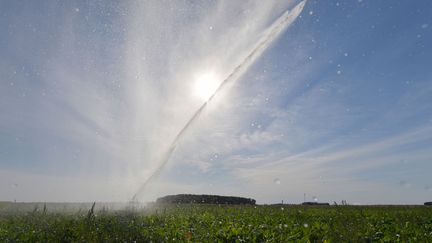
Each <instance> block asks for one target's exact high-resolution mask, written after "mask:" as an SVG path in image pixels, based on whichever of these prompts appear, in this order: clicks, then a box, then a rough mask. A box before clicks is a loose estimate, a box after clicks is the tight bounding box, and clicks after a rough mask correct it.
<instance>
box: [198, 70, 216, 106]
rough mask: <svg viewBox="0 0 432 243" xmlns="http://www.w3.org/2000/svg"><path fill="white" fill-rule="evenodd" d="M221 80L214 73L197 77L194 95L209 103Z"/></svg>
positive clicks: (201, 74) (206, 73)
mask: <svg viewBox="0 0 432 243" xmlns="http://www.w3.org/2000/svg"><path fill="white" fill-rule="evenodd" d="M219 84H220V79H219V78H218V76H217V75H216V74H215V73H214V72H203V73H199V74H197V75H196V76H195V84H194V95H195V96H196V97H198V98H199V99H202V100H204V101H207V100H208V99H209V98H210V97H211V96H212V95H213V94H214V93H215V92H216V90H217V88H218V87H219Z"/></svg>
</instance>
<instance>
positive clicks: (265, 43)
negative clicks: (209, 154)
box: [131, 0, 306, 202]
mask: <svg viewBox="0 0 432 243" xmlns="http://www.w3.org/2000/svg"><path fill="white" fill-rule="evenodd" d="M305 3H306V0H304V1H302V2H300V3H299V4H297V5H296V6H295V7H294V8H293V9H292V10H291V11H289V10H287V11H285V13H284V14H282V16H280V17H279V18H278V19H277V20H276V21H275V22H274V23H273V24H272V26H271V27H270V28H269V31H268V33H267V34H266V35H265V36H264V37H263V38H261V39H260V40H259V41H258V44H257V45H256V46H255V47H254V48H253V49H252V51H251V52H250V53H249V55H248V56H247V57H245V58H244V59H243V61H242V62H241V63H240V64H239V65H237V66H236V67H235V68H234V69H233V71H232V72H231V73H230V74H229V75H228V76H227V77H226V78H225V79H224V80H223V81H222V82H221V84H220V85H219V87H218V88H217V89H216V91H215V92H214V93H213V94H212V95H211V96H210V98H208V100H207V101H206V102H204V104H203V105H202V106H201V107H200V108H199V109H198V110H197V111H196V112H195V114H194V115H193V116H192V117H191V118H190V119H189V121H188V122H187V123H186V125H185V126H184V127H183V128H182V129H181V130H180V132H179V133H178V134H177V136H176V137H175V138H174V140H173V141H172V143H171V145H170V146H169V148H168V150H167V151H166V152H165V153H164V154H163V156H162V158H161V160H160V161H159V163H158V165H157V168H156V170H155V171H154V172H153V173H152V174H151V175H150V176H149V177H148V178H147V179H146V180H145V181H144V183H143V184H142V185H141V187H140V188H139V189H138V191H137V192H136V193H135V194H134V195H133V197H132V199H131V201H132V202H136V201H137V199H138V197H139V196H140V195H141V194H142V192H143V191H144V189H145V188H146V187H147V185H148V184H149V183H150V182H151V181H152V180H154V178H156V177H157V176H158V175H159V173H160V172H161V171H162V169H163V168H164V167H165V165H166V164H167V163H168V161H169V159H170V158H171V155H172V154H173V152H174V151H175V149H176V147H177V144H178V142H179V141H180V139H181V138H182V137H183V136H184V134H185V133H186V131H187V130H188V129H189V127H190V126H191V125H192V124H193V123H194V122H195V120H196V119H197V118H198V117H199V116H200V115H201V113H202V111H203V110H204V109H205V108H206V107H207V104H208V103H210V102H211V101H212V100H213V98H214V97H215V96H216V94H217V93H219V92H220V91H221V90H222V89H224V88H225V87H226V85H227V84H229V83H232V82H234V81H236V80H238V79H239V77H240V76H241V75H242V74H243V73H244V72H245V71H246V70H247V69H248V68H249V67H250V66H251V65H252V64H253V63H254V62H255V60H256V59H258V57H260V56H261V55H262V53H263V52H264V51H265V50H266V49H267V48H268V47H269V46H270V44H271V43H272V42H273V41H274V40H275V39H276V38H277V37H278V36H279V35H280V34H281V33H282V32H283V31H284V30H285V29H286V28H287V27H288V26H290V25H291V24H292V23H293V22H294V20H295V19H296V18H297V17H298V16H299V15H300V13H301V12H302V10H303V8H304V6H305Z"/></svg>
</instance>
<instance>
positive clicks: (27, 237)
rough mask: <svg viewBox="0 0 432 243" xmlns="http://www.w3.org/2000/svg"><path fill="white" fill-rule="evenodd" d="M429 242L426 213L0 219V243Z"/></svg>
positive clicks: (216, 209)
mask: <svg viewBox="0 0 432 243" xmlns="http://www.w3.org/2000/svg"><path fill="white" fill-rule="evenodd" d="M18 241H19V242H37V241H38V242H59V241H62V242H77V241H78V242H119V241H121V242H125V241H126V242H134V241H136V242H151V241H152V242H172V241H186V242H187V241H191V242H266V241H267V242H291V241H301V242H308V241H309V242H432V207H422V206H418V207H413V206H411V207H408V206H407V207H403V206H388V207H384V206H383V207H363V206H285V205H282V206H220V205H182V206H180V205H174V206H166V207H157V208H152V209H147V210H139V211H134V210H129V211H112V212H110V211H92V210H89V211H81V212H75V213H65V212H62V213H59V212H50V211H49V210H35V211H33V212H12V211H10V212H8V211H1V213H0V242H18Z"/></svg>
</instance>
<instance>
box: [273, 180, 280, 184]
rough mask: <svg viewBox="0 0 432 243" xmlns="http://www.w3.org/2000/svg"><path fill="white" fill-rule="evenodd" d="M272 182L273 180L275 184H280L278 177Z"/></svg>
mask: <svg viewBox="0 0 432 243" xmlns="http://www.w3.org/2000/svg"><path fill="white" fill-rule="evenodd" d="M273 182H274V183H275V184H276V185H280V184H281V181H280V180H279V178H276V179H274V180H273Z"/></svg>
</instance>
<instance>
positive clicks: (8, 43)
mask: <svg viewBox="0 0 432 243" xmlns="http://www.w3.org/2000/svg"><path fill="white" fill-rule="evenodd" d="M299 2H300V1H291V0H286V1H265V2H264V1H252V0H251V1H236V2H234V1H201V2H199V3H197V2H192V1H145V2H138V1H122V2H114V1H113V2H109V3H106V2H97V1H94V2H90V3H89V2H86V1H67V2H58V1H44V2H43V3H40V2H35V1H20V2H17V1H2V3H0V27H1V29H2V35H1V38H0V56H1V59H0V200H14V199H16V200H18V201H94V200H97V201H127V200H129V199H130V197H131V196H132V195H133V193H135V192H136V190H137V189H138V188H139V186H140V184H141V183H142V182H143V181H144V180H145V178H147V177H148V176H149V175H150V174H151V173H152V171H154V169H155V168H157V165H158V161H160V157H161V156H162V154H163V153H164V152H165V151H166V149H167V148H168V147H169V145H170V143H171V141H172V140H173V139H174V137H175V135H176V134H177V133H178V132H179V130H180V129H181V128H182V127H183V126H184V124H185V123H186V122H187V120H188V119H189V118H190V117H191V116H192V115H193V114H194V112H195V111H196V110H197V109H198V108H199V107H200V106H201V105H202V103H204V102H205V99H203V98H202V95H201V96H200V95H199V94H197V92H198V93H199V92H200V91H199V90H198V91H197V89H196V83H197V82H204V83H205V85H204V86H205V87H207V86H209V85H210V82H221V81H222V80H223V79H224V78H225V77H226V76H227V75H229V73H230V72H232V70H233V69H234V68H235V67H236V66H237V65H238V64H239V63H241V62H242V60H243V59H244V58H245V57H246V56H247V55H248V54H249V53H250V52H251V50H252V49H253V47H254V46H255V45H256V44H257V43H258V42H259V40H260V39H261V38H263V36H265V33H267V32H266V31H268V30H269V28H270V27H271V25H272V23H273V22H274V21H275V20H276V19H277V18H278V17H279V16H281V15H282V14H283V13H284V12H285V11H286V10H288V9H292V8H293V7H294V6H296V4H298V3H299ZM430 16H432V2H430V1H427V0H421V1H408V0H402V1H390V0H388V1H385V0H381V1H372V0H362V1H361V0H350V1H312V0H309V1H307V2H306V5H305V7H304V9H303V11H302V13H301V14H300V16H299V17H298V18H297V19H296V20H295V21H294V23H292V24H291V25H290V26H289V27H288V29H287V30H286V31H284V32H283V33H282V34H281V35H280V36H279V37H278V38H277V39H276V40H275V41H274V42H273V43H272V45H271V46H270V47H269V48H267V49H266V51H265V52H264V53H263V54H262V55H261V56H260V57H259V58H257V60H256V61H255V62H254V63H253V64H252V65H251V66H250V67H249V68H248V69H247V70H246V71H245V72H244V74H243V75H242V76H241V77H240V78H239V79H237V80H236V81H235V82H234V83H233V84H232V85H230V86H228V87H227V88H225V89H224V90H222V92H220V93H219V94H218V95H217V96H216V97H215V99H214V100H212V102H211V103H209V105H208V107H207V108H206V110H205V111H204V113H203V114H202V115H201V116H200V117H199V119H198V121H197V122H196V123H194V124H193V126H192V127H191V128H190V129H189V130H188V132H187V133H186V134H185V136H184V137H183V138H182V140H181V141H180V142H179V144H178V146H177V148H176V150H175V152H174V154H173V156H172V157H171V159H170V160H169V162H168V164H167V165H166V166H165V167H164V168H163V170H162V173H161V174H160V175H159V176H158V177H157V179H156V180H155V181H153V182H152V183H151V185H150V186H149V188H148V189H147V191H146V192H145V195H144V196H143V198H142V200H144V201H145V200H154V199H155V198H156V197H157V196H161V195H165V194H172V193H207V194H213V193H214V194H223V195H239V196H246V197H253V198H256V199H257V201H258V203H273V202H280V201H281V200H284V202H293V203H297V202H301V201H302V200H303V195H304V193H306V196H307V199H308V200H313V199H314V198H317V199H318V200H319V201H326V202H333V201H337V202H340V201H341V200H347V201H348V202H349V203H422V202H424V201H427V200H432V180H431V179H430V175H429V174H430V171H432V163H431V161H432V152H431V151H432V69H431V68H430V63H431V61H432V46H431V45H432V44H431V43H432V26H431V25H432V21H431V17H430ZM210 76H211V77H213V78H208V77H210ZM200 77H206V78H204V80H200ZM211 79H214V80H216V81H214V80H211ZM207 84H208V85H207Z"/></svg>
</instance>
